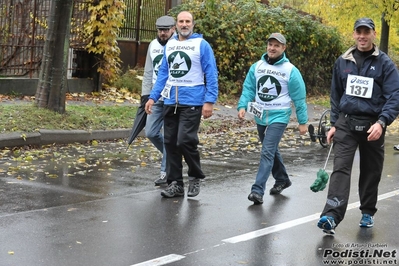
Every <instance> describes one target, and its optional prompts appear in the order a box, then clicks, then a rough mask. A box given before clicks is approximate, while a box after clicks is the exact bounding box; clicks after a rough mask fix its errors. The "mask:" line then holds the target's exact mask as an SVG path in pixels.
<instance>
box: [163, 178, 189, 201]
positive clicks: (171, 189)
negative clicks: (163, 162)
mask: <svg viewBox="0 0 399 266" xmlns="http://www.w3.org/2000/svg"><path fill="white" fill-rule="evenodd" d="M161 195H162V197H165V198H173V197H183V196H184V188H183V187H182V186H179V185H178V184H177V182H176V181H173V182H172V183H170V184H169V186H168V187H167V188H166V189H165V190H163V191H162V192H161Z"/></svg>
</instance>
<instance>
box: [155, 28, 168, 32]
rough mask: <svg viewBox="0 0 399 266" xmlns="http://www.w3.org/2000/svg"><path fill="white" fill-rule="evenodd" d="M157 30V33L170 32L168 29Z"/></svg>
mask: <svg viewBox="0 0 399 266" xmlns="http://www.w3.org/2000/svg"><path fill="white" fill-rule="evenodd" d="M157 30H158V32H169V31H170V29H164V28H163V29H157Z"/></svg>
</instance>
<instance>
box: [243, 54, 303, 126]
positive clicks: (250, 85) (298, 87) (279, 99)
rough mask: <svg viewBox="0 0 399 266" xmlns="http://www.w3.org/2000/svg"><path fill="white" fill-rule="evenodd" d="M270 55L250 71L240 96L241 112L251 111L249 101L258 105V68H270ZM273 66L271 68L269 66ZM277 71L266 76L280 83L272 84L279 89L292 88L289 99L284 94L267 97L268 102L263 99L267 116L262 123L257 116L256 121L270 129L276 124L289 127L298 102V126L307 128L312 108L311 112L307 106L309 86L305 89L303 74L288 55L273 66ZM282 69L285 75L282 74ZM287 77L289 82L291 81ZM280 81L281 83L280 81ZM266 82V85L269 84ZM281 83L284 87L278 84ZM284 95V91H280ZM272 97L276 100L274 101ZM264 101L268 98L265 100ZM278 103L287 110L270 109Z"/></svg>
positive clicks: (289, 89)
mask: <svg viewBox="0 0 399 266" xmlns="http://www.w3.org/2000/svg"><path fill="white" fill-rule="evenodd" d="M266 55H267V53H265V54H263V55H262V57H261V59H260V60H259V61H258V62H256V63H254V64H253V65H252V66H251V67H250V69H249V72H248V74H247V76H246V78H245V81H244V84H243V89H242V94H241V97H240V100H239V101H238V106H237V110H240V109H243V108H244V109H245V110H247V107H248V103H249V102H254V101H255V99H256V98H257V97H256V96H257V91H258V90H259V86H260V85H262V84H259V82H258V81H257V80H256V75H258V76H259V74H257V73H256V72H257V71H259V70H258V69H257V66H258V65H259V64H262V65H263V66H264V67H265V65H264V64H266V67H267V65H269V64H268V63H267V61H266ZM269 66H270V65H269ZM273 68H274V69H276V70H277V71H276V70H274V71H267V73H265V75H264V76H265V77H266V78H267V81H269V80H272V82H273V81H276V83H274V84H273V83H272V84H271V85H275V86H276V84H277V85H278V86H280V84H282V85H281V87H282V86H287V87H288V96H289V97H287V95H285V97H283V96H282V95H281V94H279V93H277V95H276V96H275V97H274V98H273V97H269V98H267V100H265V102H262V100H261V99H262V98H260V99H259V97H258V99H259V100H258V101H260V102H261V103H265V104H266V107H265V108H264V109H263V117H262V120H261V119H259V118H257V117H255V122H256V123H257V124H259V125H263V126H267V125H270V124H273V123H284V124H288V122H289V121H290V117H291V113H292V111H291V107H290V106H291V103H294V106H295V111H296V117H297V120H298V123H299V124H300V125H304V124H306V123H307V122H308V111H307V110H308V109H307V104H306V87H305V82H304V81H303V78H302V75H301V73H300V72H299V70H298V69H297V68H296V67H295V66H294V65H292V64H291V63H290V61H289V60H288V58H287V57H286V56H285V53H284V54H283V58H281V59H280V60H279V61H278V62H276V63H275V64H274V65H273ZM279 69H281V72H280V71H278V70H279ZM287 70H288V71H289V73H288V74H289V75H285V73H286V72H287ZM287 77H289V79H288V80H287ZM279 81H280V82H279ZM265 83H266V82H265ZM278 83H280V84H278ZM283 84H284V85H283ZM277 91H278V90H277ZM280 92H281V90H280ZM270 98H272V99H270ZM263 99H264V98H263ZM274 102H275V103H278V105H281V106H283V107H281V108H268V107H267V106H273V105H274V104H273V103H274Z"/></svg>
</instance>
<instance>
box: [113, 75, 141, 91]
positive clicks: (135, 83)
mask: <svg viewBox="0 0 399 266" xmlns="http://www.w3.org/2000/svg"><path fill="white" fill-rule="evenodd" d="M140 71H141V72H142V70H140V69H128V70H127V71H126V72H125V73H123V74H122V75H121V76H120V77H118V78H116V79H115V80H114V81H113V82H112V83H111V84H110V85H111V86H112V87H115V88H117V89H128V90H129V91H130V92H131V93H136V94H139V95H140V94H141V84H142V80H141V79H140V78H138V76H140V74H142V73H140Z"/></svg>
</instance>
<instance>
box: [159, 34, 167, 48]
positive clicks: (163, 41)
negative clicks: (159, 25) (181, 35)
mask: <svg viewBox="0 0 399 266" xmlns="http://www.w3.org/2000/svg"><path fill="white" fill-rule="evenodd" d="M157 40H158V42H159V43H160V44H161V45H162V46H165V44H166V43H167V42H168V40H169V39H168V38H167V39H164V40H162V39H161V38H159V36H157Z"/></svg>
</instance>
